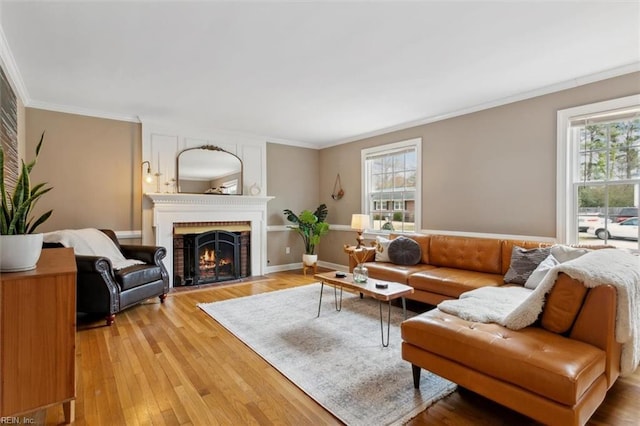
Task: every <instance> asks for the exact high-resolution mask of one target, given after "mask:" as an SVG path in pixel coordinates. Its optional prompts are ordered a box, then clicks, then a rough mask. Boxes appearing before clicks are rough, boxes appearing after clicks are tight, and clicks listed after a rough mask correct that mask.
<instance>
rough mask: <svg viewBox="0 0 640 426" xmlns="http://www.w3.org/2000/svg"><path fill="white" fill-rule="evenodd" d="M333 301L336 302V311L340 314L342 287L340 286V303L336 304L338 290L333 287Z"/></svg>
mask: <svg viewBox="0 0 640 426" xmlns="http://www.w3.org/2000/svg"><path fill="white" fill-rule="evenodd" d="M333 299H334V300H335V302H336V311H338V312H340V311H341V310H342V286H340V303H339V304H338V289H337V288H336V286H333Z"/></svg>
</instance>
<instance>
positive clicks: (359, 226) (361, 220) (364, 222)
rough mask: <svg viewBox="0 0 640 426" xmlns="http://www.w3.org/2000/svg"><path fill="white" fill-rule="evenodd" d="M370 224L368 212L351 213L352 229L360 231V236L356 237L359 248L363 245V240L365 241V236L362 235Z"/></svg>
mask: <svg viewBox="0 0 640 426" xmlns="http://www.w3.org/2000/svg"><path fill="white" fill-rule="evenodd" d="M370 226H371V223H370V222H369V215H368V214H353V215H351V229H355V230H356V232H357V233H358V238H356V241H358V245H357V246H356V248H357V249H359V248H360V247H362V246H363V244H362V242H363V241H364V237H363V236H362V233H363V232H364V230H365V229H367V228H369V227H370Z"/></svg>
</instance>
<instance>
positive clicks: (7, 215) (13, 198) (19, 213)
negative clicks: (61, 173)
mask: <svg viewBox="0 0 640 426" xmlns="http://www.w3.org/2000/svg"><path fill="white" fill-rule="evenodd" d="M43 141H44V132H42V136H40V142H38V145H37V146H36V156H35V158H34V159H33V161H31V162H30V163H29V164H25V162H24V161H22V168H21V170H20V175H19V176H18V181H17V183H16V186H15V188H13V194H11V193H10V189H9V188H6V187H5V178H4V149H3V148H2V147H1V146H0V170H1V171H2V173H1V174H0V192H1V193H2V194H1V197H2V205H1V208H0V234H1V235H0V271H3V272H12V271H28V270H31V269H35V267H36V263H37V262H38V259H40V253H41V251H42V234H36V233H34V231H35V230H36V228H37V227H38V226H40V225H41V224H42V223H44V222H45V221H46V220H47V219H49V216H51V213H52V212H53V210H49V211H48V212H46V213H43V214H42V215H41V216H40V217H39V218H38V219H36V220H34V217H33V216H31V217H30V215H31V214H32V213H33V211H32V209H33V206H34V205H35V204H36V202H37V201H38V200H39V199H40V197H42V196H43V195H44V194H46V193H47V192H49V191H51V189H52V188H51V187H46V185H47V184H46V183H39V184H37V185H34V186H31V180H30V179H29V175H30V174H31V170H33V167H34V166H35V164H36V161H37V159H38V155H39V154H40V149H41V148H42V142H43Z"/></svg>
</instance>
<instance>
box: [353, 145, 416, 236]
mask: <svg viewBox="0 0 640 426" xmlns="http://www.w3.org/2000/svg"><path fill="white" fill-rule="evenodd" d="M406 148H413V149H415V151H416V196H415V200H414V203H415V206H414V209H415V210H414V212H415V217H414V223H415V232H420V230H421V229H422V138H414V139H407V140H404V141H400V142H394V143H390V144H385V145H379V146H375V147H372V148H364V149H363V150H362V151H360V176H361V182H360V185H361V189H362V190H361V193H362V198H361V200H360V211H361V212H362V213H363V214H368V215H371V212H370V211H369V203H368V199H367V190H366V189H367V188H368V176H367V168H366V165H365V162H366V160H367V157H369V156H370V155H375V154H379V153H382V152H385V151H391V150H396V149H398V150H400V149H406ZM369 231H370V232H371V231H372V230H371V229H370V230H369ZM375 232H376V233H388V232H384V231H383V232H380V231H378V230H375Z"/></svg>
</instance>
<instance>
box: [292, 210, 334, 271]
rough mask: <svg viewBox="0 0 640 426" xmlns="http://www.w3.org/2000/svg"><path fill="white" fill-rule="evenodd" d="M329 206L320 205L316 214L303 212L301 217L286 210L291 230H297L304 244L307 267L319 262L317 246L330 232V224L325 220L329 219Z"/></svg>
mask: <svg viewBox="0 0 640 426" xmlns="http://www.w3.org/2000/svg"><path fill="white" fill-rule="evenodd" d="M327 213H328V211H327V206H326V205H325V204H320V205H319V206H318V208H317V209H316V211H315V212H313V213H312V212H311V210H303V211H302V212H301V213H300V215H296V214H295V213H293V212H292V211H291V210H289V209H285V210H284V214H285V216H286V217H287V220H288V221H289V222H293V223H294V224H295V225H290V226H289V228H292V229H295V230H296V232H297V233H298V234H299V235H300V237H302V241H303V242H304V255H303V256H302V262H303V263H304V264H305V265H313V264H315V263H316V262H317V261H318V255H317V254H316V246H317V245H318V243H320V237H322V236H323V235H326V234H327V233H328V232H329V224H328V223H327V222H325V221H324V220H325V219H326V218H327Z"/></svg>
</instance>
